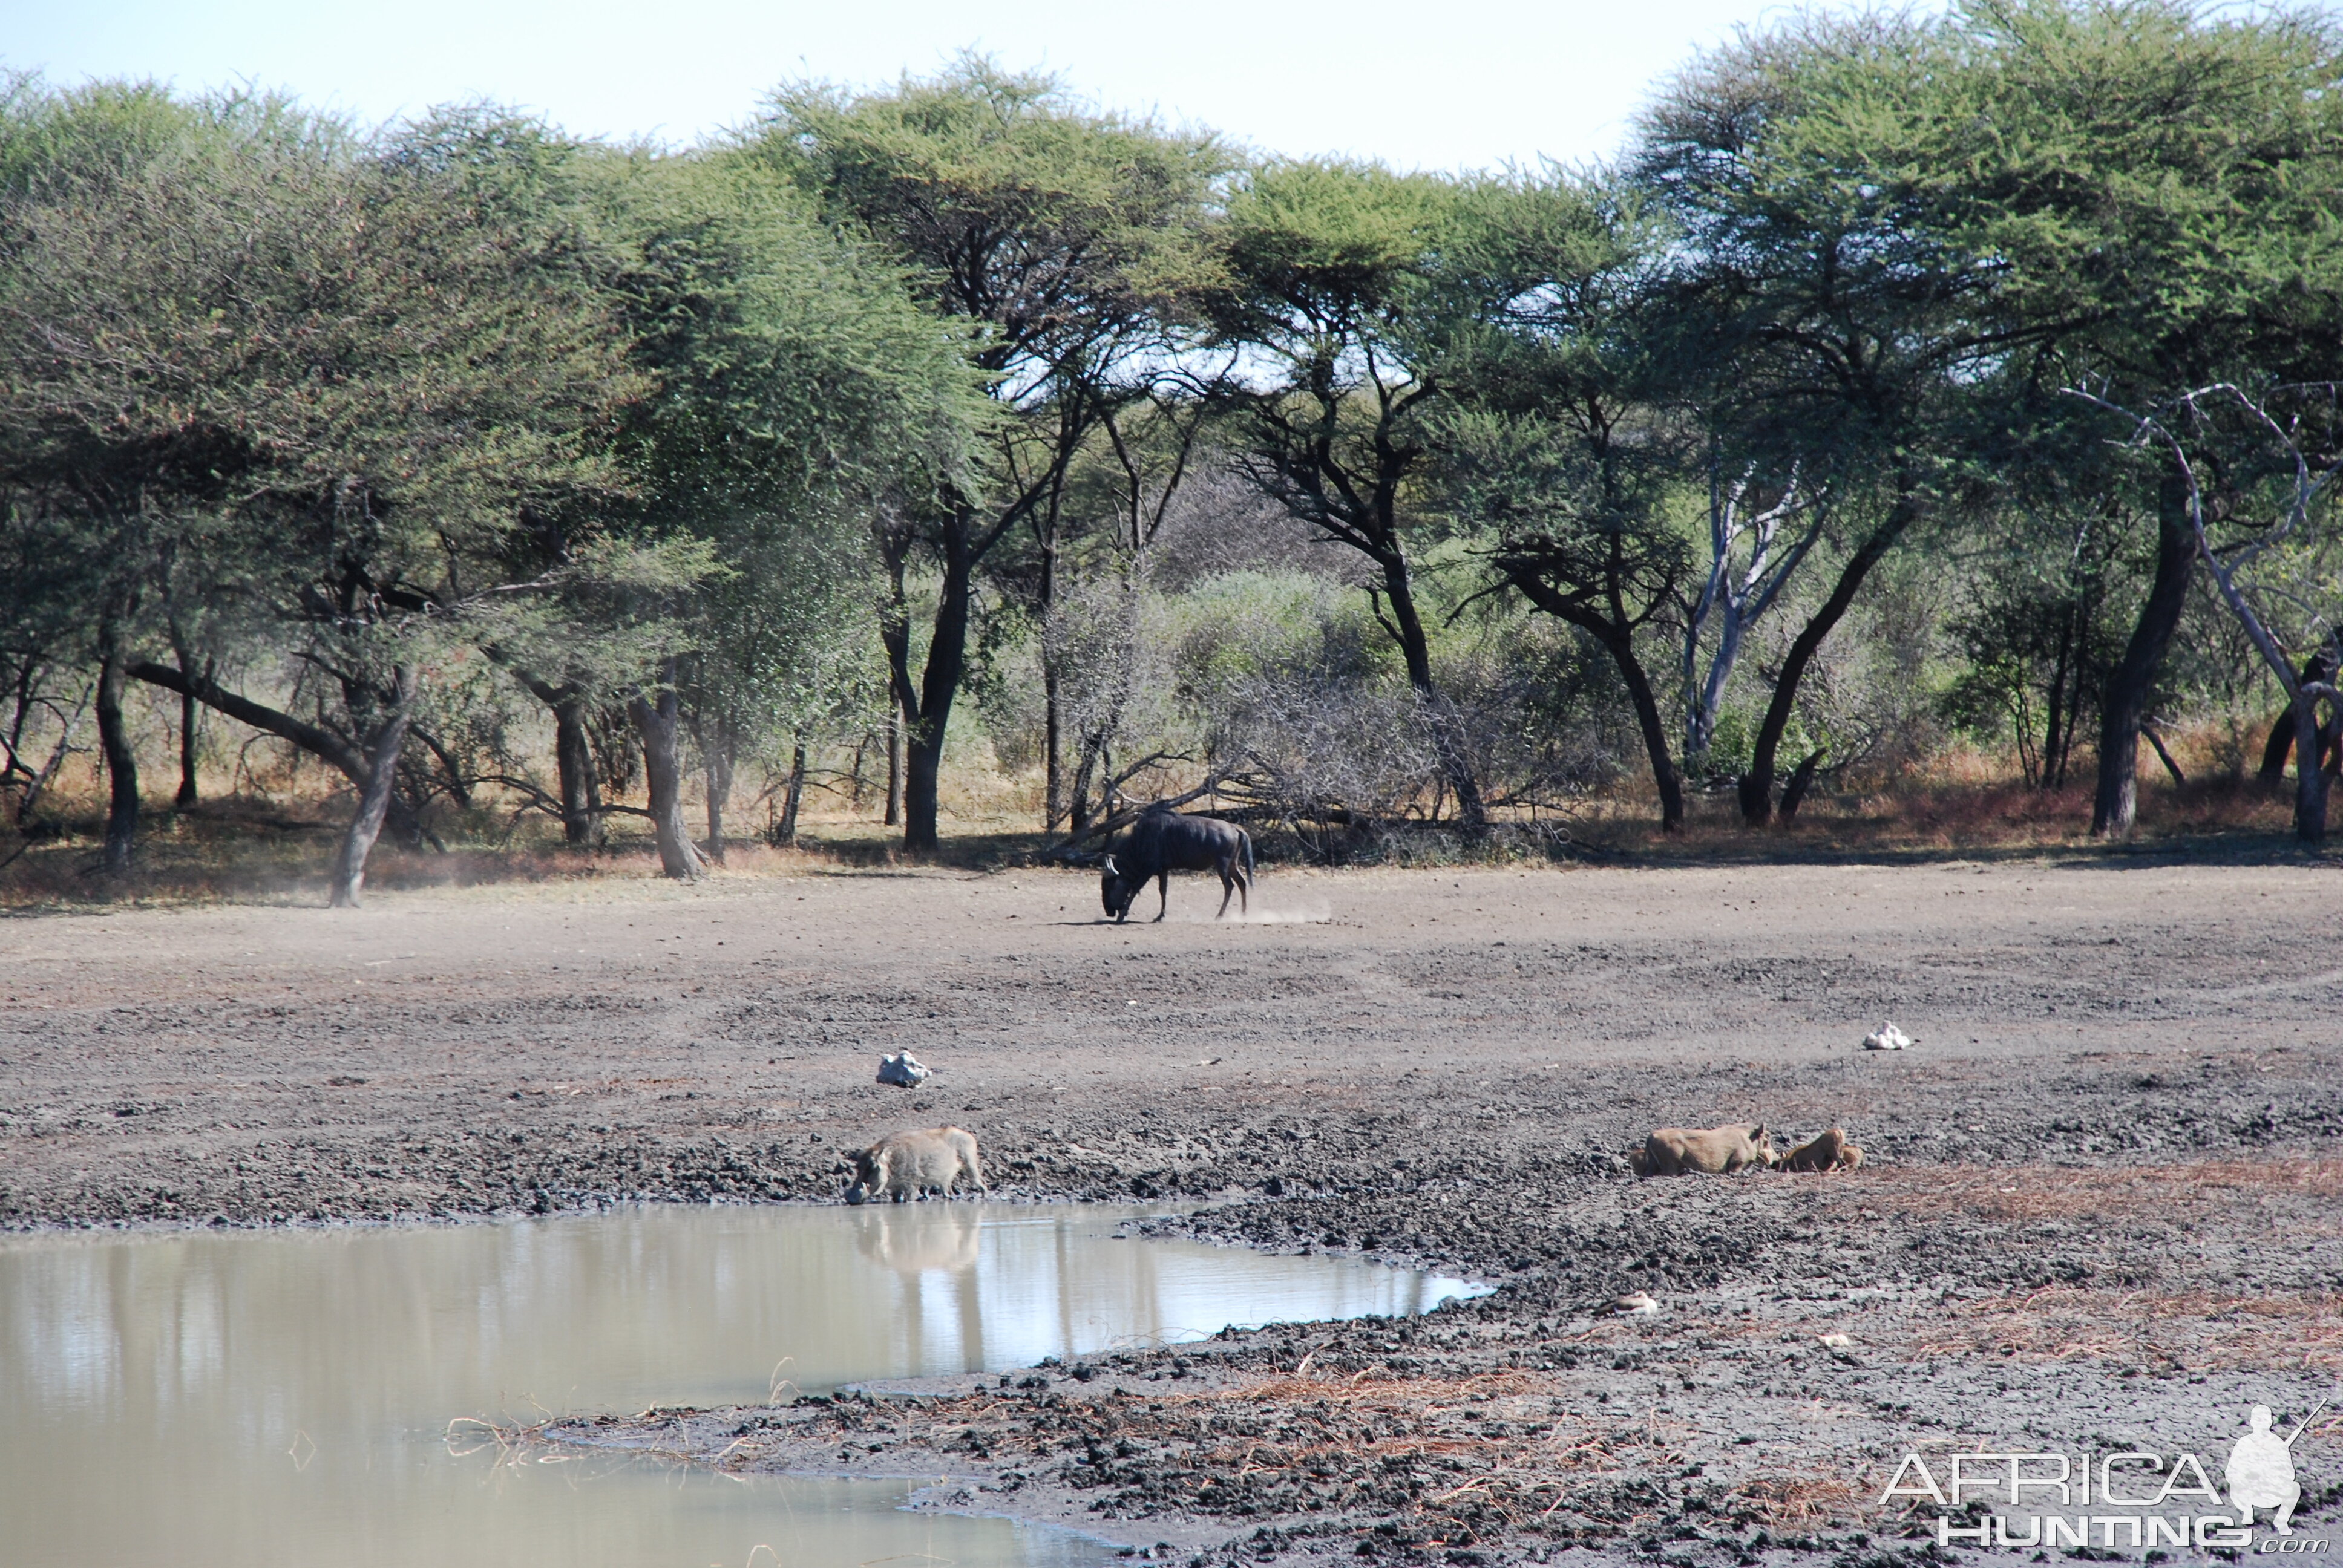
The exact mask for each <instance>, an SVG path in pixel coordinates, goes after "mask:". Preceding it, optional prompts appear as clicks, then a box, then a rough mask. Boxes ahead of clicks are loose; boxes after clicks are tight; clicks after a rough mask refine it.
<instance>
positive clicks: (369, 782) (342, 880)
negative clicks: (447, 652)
mask: <svg viewBox="0 0 2343 1568" xmlns="http://www.w3.org/2000/svg"><path fill="white" fill-rule="evenodd" d="M392 679H393V681H394V689H393V692H392V701H391V704H390V708H389V710H388V711H387V713H385V714H384V715H383V719H382V722H381V724H380V725H378V726H377V728H376V729H375V733H374V742H373V744H372V745H371V746H370V747H369V748H368V753H369V755H368V757H367V777H366V783H365V786H364V787H363V788H362V789H360V790H359V791H358V803H357V810H355V811H353V812H352V813H351V814H350V825H349V826H348V827H347V828H346V829H343V831H342V844H341V849H339V850H338V851H337V853H336V854H335V856H334V873H333V882H332V891H331V893H330V895H329V898H328V902H329V903H330V905H331V907H332V908H334V909H337V910H355V909H357V907H358V904H359V901H360V900H361V899H362V898H363V897H364V896H365V892H366V872H367V857H368V856H370V855H372V854H373V853H374V844H375V840H376V839H378V838H380V837H381V836H382V822H383V818H384V817H385V816H387V815H388V813H389V810H390V796H391V789H392V788H393V786H395V785H396V784H397V781H398V762H399V757H400V755H401V753H403V752H404V751H405V750H406V749H407V716H408V715H409V714H411V713H412V712H413V711H414V709H415V673H414V671H412V670H408V669H399V670H397V671H396V672H394V674H393V677H392Z"/></svg>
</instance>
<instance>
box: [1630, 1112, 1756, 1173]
mask: <svg viewBox="0 0 2343 1568" xmlns="http://www.w3.org/2000/svg"><path fill="white" fill-rule="evenodd" d="M1627 1158H1628V1162H1629V1163H1630V1164H1632V1165H1634V1168H1635V1174H1636V1175H1638V1176H1695V1175H1708V1176H1719V1175H1731V1174H1732V1173H1733V1172H1734V1171H1745V1170H1747V1169H1749V1168H1750V1167H1751V1166H1770V1165H1773V1164H1775V1162H1776V1161H1779V1160H1780V1159H1781V1158H1782V1157H1781V1156H1780V1155H1779V1154H1776V1153H1775V1152H1774V1139H1773V1135H1772V1134H1771V1133H1769V1132H1767V1131H1765V1126H1764V1124H1763V1123H1760V1124H1759V1125H1757V1126H1755V1127H1752V1126H1748V1125H1746V1124H1744V1125H1741V1126H1738V1127H1663V1128H1661V1129H1659V1130H1658V1131H1655V1132H1654V1133H1653V1134H1652V1135H1651V1137H1649V1138H1647V1139H1645V1140H1644V1147H1643V1148H1642V1150H1641V1151H1638V1152H1637V1153H1634V1154H1631V1155H1629V1156H1628V1157H1627Z"/></svg>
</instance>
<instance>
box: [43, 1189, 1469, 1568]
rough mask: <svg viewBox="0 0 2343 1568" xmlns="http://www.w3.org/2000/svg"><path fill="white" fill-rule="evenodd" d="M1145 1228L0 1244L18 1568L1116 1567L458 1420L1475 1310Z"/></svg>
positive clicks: (957, 1213) (839, 1224) (828, 1498)
mask: <svg viewBox="0 0 2343 1568" xmlns="http://www.w3.org/2000/svg"><path fill="white" fill-rule="evenodd" d="M1141 1212H1142V1211H1137V1210H1112V1211H1108V1210H1099V1209H1081V1208H1074V1207H1068V1206H1047V1207H1025V1206H1018V1205H1010V1204H978V1203H949V1204H947V1203H933V1202H930V1203H920V1204H908V1205H901V1206H889V1207H886V1208H871V1209H860V1210H844V1209H814V1208H789V1207H773V1208H760V1209H684V1208H674V1207H652V1208H640V1209H631V1210H625V1211H618V1212H615V1213H610V1214H604V1215H599V1216H594V1217H589V1218H579V1219H561V1220H545V1221H516V1222H512V1223H506V1224H496V1225H472V1226H458V1227H446V1228H419V1227H418V1228H412V1229H385V1230H371V1231H328V1232H307V1233H287V1232H275V1233H270V1232H259V1233H201V1234H186V1235H171V1236H161V1237H136V1238H127V1239H106V1240H82V1239H34V1240H21V1241H9V1242H6V1243H0V1558H5V1562H7V1563H10V1564H13V1565H17V1568H29V1565H33V1564H44V1565H45V1564H57V1565H60V1568H63V1565H66V1564H70V1565H72V1568H113V1565H117V1564H118V1565H122V1568H130V1565H133V1564H135V1565H137V1568H151V1565H156V1564H163V1563H169V1564H172V1565H174V1568H276V1565H278V1564H283V1565H286V1568H292V1565H295V1564H303V1565H307V1564H314V1563H341V1564H351V1565H365V1568H373V1565H377V1564H379V1565H385V1568H390V1565H397V1568H409V1565H413V1568H421V1565H424V1564H431V1565H435V1568H436V1565H437V1564H443V1563H455V1562H477V1563H498V1564H503V1563H546V1564H548V1565H552V1564H558V1565H559V1568H667V1565H669V1564H672V1565H674V1568H702V1565H709V1564H721V1565H725V1568H732V1565H739V1568H751V1565H752V1564H757V1565H763V1564H770V1563H785V1564H788V1565H789V1568H801V1565H802V1568H833V1565H835V1568H849V1565H852V1564H860V1563H870V1562H871V1561H873V1560H875V1559H880V1558H887V1557H908V1558H910V1560H914V1561H916V1560H917V1559H918V1558H919V1557H920V1556H921V1555H925V1556H927V1557H930V1558H941V1559H949V1560H950V1561H951V1562H952V1563H957V1564H961V1565H976V1568H983V1565H1002V1568H1007V1565H1010V1564H1023V1565H1034V1564H1051V1565H1057V1564H1066V1565H1072V1564H1087V1563H1096V1562H1102V1561H1104V1560H1105V1559H1106V1558H1107V1557H1108V1556H1109V1555H1110V1553H1107V1552H1106V1551H1105V1549H1103V1548H1102V1547H1101V1546H1100V1545H1099V1544H1097V1543H1093V1542H1090V1541H1087V1540H1084V1539H1082V1538H1080V1537H1076V1536H1072V1535H1068V1534H1065V1533H1059V1532H1053V1531H1046V1530H1040V1529H1034V1528H1030V1527H1025V1526H1020V1525H1016V1524H1012V1523H1009V1522H1006V1521H1003V1520H996V1519H962V1518H955V1517H950V1516H939V1515H932V1514H926V1513H920V1514H912V1513H904V1512H901V1511H900V1510H899V1509H898V1507H897V1504H898V1503H900V1501H901V1500H902V1498H903V1497H904V1495H905V1494H906V1493H908V1491H909V1489H910V1483H888V1482H870V1481H854V1482H848V1481H817V1480H810V1479H808V1480H793V1479H766V1480H755V1481H750V1482H747V1483H743V1482H740V1481H737V1480H733V1479H729V1478H724V1477H718V1476H712V1475H709V1474H707V1473H701V1472H691V1471H679V1470H675V1469H672V1468H669V1467H666V1466H663V1465H659V1464H657V1463H654V1462H646V1461H628V1460H625V1459H621V1458H616V1457H613V1458H607V1459H604V1458H584V1459H578V1460H573V1461H570V1462H565V1463H554V1464H546V1463H532V1464H527V1465H521V1466H514V1465H510V1464H500V1463H498V1460H497V1453H496V1450H495V1448H494V1446H493V1445H486V1446H482V1445H480V1444H478V1442H475V1441H473V1439H475V1438H476V1437H477V1435H478V1429H476V1428H474V1427H472V1426H470V1425H469V1424H468V1422H467V1421H465V1420H463V1419H459V1418H470V1419H472V1420H480V1421H498V1422H509V1421H512V1420H515V1419H519V1420H528V1419H533V1418H535V1417H536V1416H537V1415H538V1414H539V1413H541V1412H574V1411H598V1410H619V1411H634V1410H639V1409H642V1408H644V1407H646V1406H648V1405H651V1404H679V1403H692V1404H706V1403H715V1402H739V1401H754V1400H760V1399H766V1398H770V1397H779V1398H782V1399H787V1398H789V1397H791V1396H793V1394H794V1393H795V1392H799V1391H816V1390H820V1389H824V1388H830V1387H834V1386H836V1385H837V1384H839V1383H841V1382H852V1381H856V1380H860V1379H869V1378H880V1377H908V1376H920V1375H932V1374H940V1373H949V1372H976V1371H984V1370H991V1369H1007V1368H1010V1367H1015V1366H1022V1365H1027V1364H1030V1363H1031V1362H1034V1361H1037V1360H1039V1359H1040V1358H1041V1357H1042V1356H1045V1355H1057V1356H1061V1357H1073V1356H1080V1355H1086V1354H1092V1353H1095V1352H1099V1351H1101V1350H1105V1349H1110V1348H1111V1347H1113V1346H1115V1345H1117V1344H1122V1343H1133V1342H1162V1341H1167V1340H1178V1339H1183V1338H1193V1337H1198V1336H1201V1335H1203V1334H1207V1333H1210V1332H1213V1331H1215V1330H1218V1329H1219V1328H1221V1327H1222V1326H1223V1325H1224V1324H1227V1323H1232V1322H1235V1323H1255V1322H1273V1321H1292V1320H1300V1319H1318V1318H1336V1317H1353V1316H1358V1315H1362V1314H1365V1313H1371V1312H1380V1313H1388V1312H1419V1311H1423V1310H1425V1309H1426V1308H1428V1307H1431V1306H1433V1305H1434V1304H1436V1303H1437V1302H1439V1301H1441V1300H1443V1299H1445V1298H1447V1297H1448V1296H1451V1295H1454V1294H1457V1293H1460V1292H1461V1291H1462V1287H1461V1286H1460V1285H1459V1283H1458V1282H1454V1281H1448V1280H1439V1279H1434V1278H1430V1277H1426V1276H1422V1275H1416V1274H1410V1273H1406V1272H1403V1271H1398V1270H1393V1269H1383V1268H1378V1267H1374V1266H1373V1265H1369V1264H1363V1263H1360V1262H1357V1261H1351V1260H1339V1259H1329V1258H1324V1257H1314V1258H1292V1257H1285V1258H1281V1257H1269V1256H1264V1255H1262V1254H1257V1253H1252V1252H1245V1251H1232V1250H1229V1249H1223V1248H1213V1247H1205V1246H1202V1245H1199V1244H1194V1243H1186V1242H1172V1241H1132V1240H1123V1239H1121V1238H1120V1237H1119V1236H1118V1235H1117V1233H1116V1227H1117V1222H1118V1221H1121V1220H1123V1219H1127V1218H1131V1217H1133V1216H1135V1215H1137V1214H1139V1213H1141ZM451 1422H452V1423H453V1425H452V1427H451ZM451 1439H452V1441H451Z"/></svg>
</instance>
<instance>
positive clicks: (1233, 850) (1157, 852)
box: [1099, 806, 1252, 924]
mask: <svg viewBox="0 0 2343 1568" xmlns="http://www.w3.org/2000/svg"><path fill="white" fill-rule="evenodd" d="M1174 871H1218V872H1219V873H1220V876H1221V908H1220V913H1219V914H1216V915H1214V916H1213V917H1212V918H1213V919H1214V920H1218V919H1220V916H1221V915H1225V914H1227V913H1228V912H1229V899H1230V898H1231V896H1232V895H1233V896H1234V897H1235V898H1236V899H1237V900H1238V903H1237V910H1238V912H1239V913H1240V914H1242V913H1243V912H1244V911H1245V910H1248V909H1249V908H1251V907H1252V838H1251V837H1250V836H1249V835H1248V834H1247V833H1246V832H1245V830H1244V829H1242V828H1240V827H1238V826H1237V825H1236V824H1235V823H1233V822H1223V821H1221V820H1220V819H1217V818H1213V817H1188V816H1183V815H1182V814H1181V813H1180V812H1177V811H1174V810H1172V809H1171V808H1170V807H1169V806H1151V807H1149V808H1148V809H1146V810H1145V811H1144V812H1142V813H1141V815H1140V819H1139V820H1138V821H1137V822H1135V823H1133V824H1132V825H1131V832H1130V834H1129V835H1128V836H1127V837H1125V838H1124V839H1123V840H1122V842H1121V845H1119V846H1118V847H1116V849H1114V850H1113V851H1112V852H1111V853H1110V854H1109V855H1108V856H1107V858H1106V860H1105V862H1104V865H1103V869H1101V872H1100V874H1099V898H1100V900H1101V901H1102V902H1104V903H1105V905H1106V912H1107V913H1108V914H1110V915H1112V916H1113V917H1114V918H1115V920H1116V922H1117V923H1118V924H1120V923H1121V921H1122V920H1124V919H1125V918H1127V917H1128V916H1129V915H1130V913H1131V905H1132V904H1133V903H1134V902H1136V901H1137V900H1138V898H1139V895H1140V892H1141V890H1143V889H1145V887H1146V886H1147V879H1148V878H1150V877H1152V878H1154V879H1155V893H1156V898H1157V900H1159V902H1158V904H1157V907H1156V910H1155V918H1156V919H1157V920H1161V919H1162V918H1163V916H1164V914H1165V912H1166V911H1167V910H1170V909H1171V907H1172V872H1174Z"/></svg>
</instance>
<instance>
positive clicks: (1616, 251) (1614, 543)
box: [1427, 174, 1692, 832]
mask: <svg viewBox="0 0 2343 1568" xmlns="http://www.w3.org/2000/svg"><path fill="white" fill-rule="evenodd" d="M1664 237H1665V236H1664V231H1663V230H1662V229H1660V228H1659V227H1658V226H1655V225H1654V224H1652V223H1651V222H1650V221H1649V220H1648V219H1647V218H1646V217H1645V216H1644V215H1643V214H1642V213H1641V212H1640V211H1639V210H1638V209H1637V208H1636V207H1635V206H1634V205H1633V204H1632V201H1626V202H1623V200H1622V193H1620V192H1618V191H1616V190H1611V189H1606V188H1604V186H1602V185H1600V184H1599V183H1590V182H1587V181H1583V180H1580V179H1577V178H1574V177H1572V176H1564V175H1560V174H1549V175H1547V176H1541V177H1533V178H1522V179H1517V180H1512V181H1504V182H1490V183H1487V184H1484V185H1483V186H1480V187H1478V188H1476V189H1475V190H1473V192H1471V193H1470V195H1469V196H1467V197H1465V198H1464V199H1463V202H1462V210H1461V213H1460V216H1459V218H1458V220H1457V221H1455V222H1454V223H1453V224H1452V226H1451V231H1450V234H1449V236H1448V238H1449V244H1448V245H1447V246H1446V247H1445V248H1444V250H1443V257H1442V262H1441V268H1442V270H1441V276H1440V288H1441V294H1440V300H1439V316H1438V321H1437V327H1436V330H1435V331H1434V332H1433V333H1430V334H1427V338H1428V340H1430V341H1432V342H1433V343H1435V344H1436V345H1437V357H1436V358H1434V359H1433V364H1434V365H1436V367H1437V374H1438V375H1439V376H1440V377H1442V379H1443V384H1444V386H1445V387H1447V389H1448V393H1449V397H1450V398H1451V400H1452V404H1453V407H1451V408H1450V409H1448V410H1446V411H1443V414H1442V415H1441V416H1440V417H1437V418H1436V419H1433V420H1432V421H1430V422H1429V426H1428V427H1429V428H1430V429H1431V430H1432V431H1433V445H1434V447H1435V449H1436V450H1437V452H1438V455H1439V459H1440V464H1439V470H1438V478H1439V482H1440V484H1441V487H1442V488H1443V491H1444V493H1445V494H1446V496H1447V498H1448V506H1449V509H1450V510H1451V511H1452V512H1453V514H1455V515H1457V516H1459V517H1461V518H1469V519H1470V520H1471V521H1472V522H1473V524H1475V525H1477V526H1479V527H1481V528H1486V529H1488V530H1490V531H1491V532H1492V533H1493V540H1492V541H1491V544H1490V546H1489V549H1490V555H1491V558H1492V560H1493V564H1494V566H1495V568H1496V570H1497V572H1498V574H1499V576H1500V578H1501V579H1502V580H1503V582H1504V583H1506V584H1507V585H1509V586H1510V587H1511V588H1513V589H1514V590H1515V591H1517V592H1519V593H1520V594H1521V595H1522V596H1523V598H1526V599H1527V600H1528V601H1529V602H1530V603H1531V604H1532V605H1533V606H1534V607H1535V608H1538V609H1540V610H1542V611H1544V612H1545V613H1546V614H1548V615H1552V616H1554V617H1556V618H1559V619H1561V620H1564V621H1565V622H1567V623H1568V624H1570V625H1571V626H1574V627H1575V628H1578V630H1579V631H1581V632H1583V633H1584V634H1585V636H1586V637H1588V638H1590V639H1592V640H1593V642H1594V644H1595V645H1596V646H1597V647H1599V648H1602V649H1603V651H1604V654H1606V655H1607V656H1608V657H1609V658H1610V659H1611V661H1612V663H1613V665H1614V668H1616V669H1617V670H1618V673H1619V678H1620V680H1621V682H1622V683H1623V684H1624V686H1625V688H1626V690H1627V695H1628V699H1629V701H1630V702H1631V704H1632V705H1633V706H1634V712H1635V719H1636V727H1637V729H1638V730H1639V731H1640V733H1641V735H1642V737H1643V741H1644V755H1645V757H1646V759H1648V761H1649V763H1650V766H1651V770H1652V782H1653V787H1654V789H1655V790H1656V791H1657V793H1658V795H1659V799H1660V817H1661V825H1662V826H1663V828H1664V829H1666V830H1668V831H1670V832H1673V831H1675V830H1676V829H1679V828H1681V827H1682V826H1683V825H1684V787H1683V780H1682V777H1681V775H1680V773H1679V771H1678V769H1677V765H1676V761H1675V758H1674V754H1673V752H1672V751H1671V749H1670V747H1669V743H1668V725H1667V723H1666V721H1665V719H1664V718H1663V716H1662V714H1661V709H1660V700H1659V696H1658V691H1657V686H1656V683H1655V682H1654V680H1653V679H1652V677H1651V673H1650V671H1649V670H1648V669H1647V668H1645V666H1644V646H1643V645H1644V643H1645V642H1646V641H1647V639H1648V638H1649V634H1650V633H1652V632H1653V631H1654V630H1655V629H1656V628H1659V627H1660V626H1661V625H1662V624H1664V623H1665V622H1667V621H1669V620H1672V619H1674V618H1677V617H1678V615H1679V612H1680V610H1681V608H1682V606H1681V601H1682V598H1683V595H1682V592H1681V589H1682V588H1683V586H1684V582H1685V580H1686V578H1688V576H1689V575H1690V573H1691V569H1692V557H1691V550H1690V548H1689V546H1688V542H1687V541H1686V539H1685V538H1684V536H1683V534H1682V533H1681V532H1680V531H1679V530H1678V529H1677V528H1674V526H1673V525H1672V524H1671V522H1670V521H1669V519H1668V518H1667V516H1666V513H1665V502H1666V499H1667V494H1668V490H1669V487H1671V485H1673V484H1675V483H1677V482H1678V481H1679V480H1680V479H1681V477H1682V470H1683V467H1684V463H1683V457H1684V433H1683V430H1682V428H1681V426H1682V421H1681V419H1679V418H1677V417H1675V411H1674V409H1673V408H1672V407H1670V399H1669V397H1668V390H1669V389H1668V387H1666V386H1665V385H1664V383H1663V381H1662V380H1661V379H1660V377H1662V375H1663V374H1664V366H1663V365H1662V364H1661V363H1660V362H1658V361H1657V360H1656V359H1655V357H1654V354H1653V352H1652V349H1653V345H1654V333H1653V332H1652V330H1651V324H1650V321H1649V319H1648V317H1646V316H1645V314H1644V312H1645V310H1646V309H1647V307H1648V305H1649V300H1650V295H1649V289H1648V287H1647V282H1648V278H1649V275H1650V270H1651V266H1652V260H1653V257H1654V256H1655V255H1657V254H1658V252H1659V250H1660V248H1661V246H1662V245H1663V243H1664Z"/></svg>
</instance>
